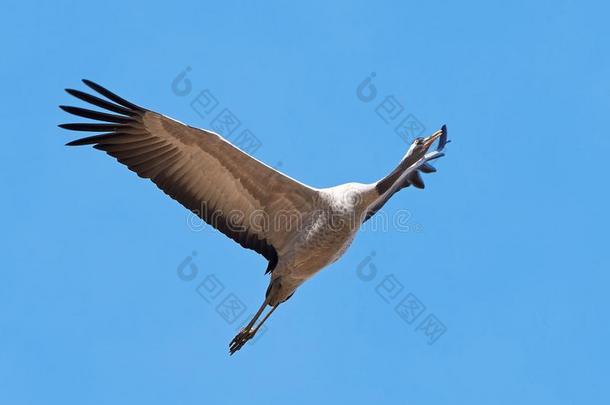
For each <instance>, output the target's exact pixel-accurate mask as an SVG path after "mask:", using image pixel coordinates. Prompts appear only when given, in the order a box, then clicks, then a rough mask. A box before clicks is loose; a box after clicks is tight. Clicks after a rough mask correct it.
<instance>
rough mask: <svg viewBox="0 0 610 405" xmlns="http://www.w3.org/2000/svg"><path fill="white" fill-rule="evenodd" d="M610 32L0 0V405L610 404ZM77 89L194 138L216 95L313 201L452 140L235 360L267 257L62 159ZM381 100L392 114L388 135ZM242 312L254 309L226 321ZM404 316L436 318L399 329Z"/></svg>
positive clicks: (594, 19) (491, 6)
mask: <svg viewBox="0 0 610 405" xmlns="http://www.w3.org/2000/svg"><path fill="white" fill-rule="evenodd" d="M609 11H610V10H608V6H607V5H605V4H603V3H602V2H576V1H553V2H551V1H537V2H526V1H518V2H510V3H509V2H499V1H486V2H482V1H481V2H442V1H430V2H398V1H396V2H360V1H351V2H339V1H337V2H332V4H329V2H321V1H308V2H303V3H302V4H294V3H287V2H264V3H263V2H260V4H258V5H255V4H251V3H246V2H243V3H242V2H235V1H226V2H202V1H198V2H195V1H193V2H172V3H171V5H167V6H163V5H160V4H150V3H144V2H132V3H129V4H125V3H124V2H118V1H108V2H104V3H103V4H102V3H99V2H98V3H90V4H83V2H76V1H72V2H68V1H57V2H51V3H43V2H39V3H32V2H27V1H19V2H16V1H9V2H4V3H3V12H2V13H1V17H0V23H1V24H0V35H1V37H2V38H3V56H4V57H3V63H2V64H1V65H0V73H1V74H2V77H3V78H4V80H3V88H2V91H3V98H4V100H5V102H4V103H3V108H2V109H1V110H0V117H1V119H2V123H3V127H4V128H3V132H4V138H5V141H4V144H3V147H2V148H0V165H1V167H0V169H1V170H0V179H1V182H2V185H3V190H4V191H3V194H2V199H0V207H1V212H2V222H3V225H4V226H3V231H2V236H1V237H2V246H3V249H2V252H3V255H2V256H3V257H2V268H3V271H2V272H0V402H2V403H7V404H9V403H10V404H72V403H74V404H110V403H112V404H122V403H126V404H127V403H130V404H132V403H147V404H166V403H180V404H196V403H197V404H201V403H209V404H235V403H238V401H244V400H246V401H248V402H249V403H264V404H276V403H277V404H279V403H286V402H290V403H294V404H311V403H314V402H319V403H320V402H321V403H330V402H331V401H334V402H336V403H352V404H369V403H372V402H373V401H376V402H379V401H383V402H384V403H391V404H394V403H401V404H402V403H407V404H447V403H458V404H462V403H464V404H489V403H494V404H504V403H506V404H541V403H543V404H582V403H587V404H596V403H598V404H602V403H608V402H609V400H610V395H609V394H608V387H607V381H608V376H609V375H610V372H609V370H608V360H609V354H610V349H609V348H608V341H609V340H610V327H609V326H608V325H609V322H608V316H607V311H608V309H609V303H610V301H609V298H608V293H607V287H608V284H609V282H610V276H609V275H608V268H610V265H609V264H610V263H609V262H610V260H609V256H610V255H609V254H608V246H607V241H608V238H607V231H608V225H609V224H608V214H607V207H608V203H609V201H608V193H607V191H606V188H607V173H608V168H607V163H606V156H607V152H608V149H609V146H610V141H609V140H608V130H607V128H608V125H607V117H608V109H609V107H610V75H609V72H610V71H609V68H610V49H609V44H610V28H608V24H607V18H606V16H607V15H608V12H609ZM187 67H189V68H190V70H189V71H188V75H187V78H188V80H189V81H190V83H191V91H190V93H188V94H185V95H178V94H176V91H174V90H172V82H173V81H174V80H175V78H176V77H177V76H178V75H179V74H180V73H181V72H183V71H184V70H185V69H186V68H187ZM371 73H374V78H373V81H372V85H373V86H375V89H376V92H377V93H376V97H375V99H374V100H372V101H370V102H364V101H362V100H361V99H360V98H358V97H357V88H358V86H359V85H360V84H361V83H362V81H363V80H365V79H366V78H367V77H369V75H371ZM81 78H89V79H92V80H94V81H97V82H99V83H101V84H103V85H105V86H107V87H109V88H110V89H112V90H114V91H116V92H117V93H119V94H121V95H122V96H124V97H126V98H128V99H130V100H132V101H134V102H136V103H138V104H141V105H143V106H146V107H148V108H150V109H153V110H156V111H159V112H162V113H164V114H167V115H170V116H172V117H174V118H176V119H179V120H181V121H184V122H188V123H189V124H191V125H194V126H201V127H210V125H211V121H212V119H213V116H212V117H201V116H199V115H198V114H197V112H196V111H194V110H193V109H192V108H191V106H190V104H191V102H192V100H193V99H194V97H195V96H197V95H198V94H199V93H200V92H201V91H204V90H206V89H207V90H208V91H209V92H210V94H213V96H214V97H215V98H216V99H217V100H218V102H219V106H220V107H219V108H221V107H222V108H228V109H230V111H232V112H233V113H234V114H235V115H236V116H237V117H238V118H239V120H240V122H241V127H240V130H241V129H246V128H247V129H250V130H251V132H252V133H253V134H255V136H256V137H257V138H258V139H259V140H260V143H261V145H260V147H259V148H258V149H257V150H256V151H255V152H254V154H255V155H256V157H258V158H259V159H262V160H263V161H265V162H267V163H269V164H271V165H274V166H281V169H282V170H284V171H285V172H286V173H287V174H289V175H291V176H293V177H295V178H297V179H299V180H301V181H303V182H305V183H308V184H311V185H313V186H317V187H325V186H331V185H335V184H339V183H343V182H348V181H361V182H372V181H374V180H377V179H378V178H380V177H382V176H383V175H385V174H386V173H387V172H388V171H389V170H391V169H392V168H393V167H394V165H395V164H396V163H397V162H398V160H399V159H400V157H401V156H402V155H403V153H404V151H405V150H406V148H407V144H406V143H405V141H404V140H403V139H401V137H400V136H399V135H397V134H396V132H395V128H396V126H397V123H399V121H401V120H403V118H404V119H406V117H411V118H410V119H413V118H414V119H416V120H417V122H418V123H419V124H420V125H421V126H423V127H425V133H431V132H432V131H434V130H436V129H437V128H439V127H440V126H441V125H442V124H447V126H448V128H449V134H450V138H451V139H452V140H453V143H451V144H450V145H449V146H448V148H447V156H446V157H444V158H443V159H441V160H440V161H438V162H437V167H438V169H439V171H438V173H435V174H433V175H428V176H427V178H426V184H427V188H426V190H424V191H421V190H415V189H412V188H410V189H407V190H405V191H402V192H401V193H399V194H398V195H397V196H396V197H395V198H394V199H393V200H392V201H391V202H390V203H389V204H388V205H386V207H385V209H384V211H385V212H386V213H387V214H388V215H390V216H392V215H395V214H396V213H399V212H403V213H405V212H406V213H408V215H407V216H405V217H404V218H403V219H405V221H406V222H405V223H406V225H407V227H406V228H405V227H403V228H402V229H401V230H397V229H395V228H392V229H389V230H387V231H379V230H378V231H372V230H370V229H366V230H364V232H362V233H361V234H359V236H358V237H357V238H356V240H355V242H354V243H353V245H352V247H351V248H350V250H348V252H347V253H346V255H345V256H344V257H343V259H342V260H340V261H339V262H337V263H335V264H334V265H332V266H330V267H329V268H327V269H325V270H324V271H323V272H322V273H320V274H319V275H318V276H317V277H315V278H314V279H312V280H311V281H309V282H308V283H306V284H305V285H304V286H303V287H302V288H301V289H300V290H299V291H298V292H297V293H296V294H295V296H294V297H293V298H292V299H291V300H290V301H289V302H288V303H286V304H285V305H283V306H282V307H280V308H279V309H278V311H276V313H275V314H274V315H273V317H272V318H271V319H270V321H269V323H268V329H267V330H266V332H265V333H264V334H263V335H262V336H261V337H260V338H259V339H258V340H257V341H256V342H255V343H254V344H253V345H248V346H247V347H246V348H245V349H243V350H242V351H240V352H239V353H237V355H235V356H233V357H229V356H228V354H227V345H228V343H229V341H230V340H231V338H232V337H233V335H234V333H235V329H236V328H237V327H238V324H239V323H241V322H243V321H245V320H246V315H248V314H249V313H250V312H252V311H254V310H255V309H256V307H257V306H258V305H259V303H260V301H261V300H262V298H263V295H264V292H265V288H266V285H267V278H266V277H265V276H263V272H264V269H265V267H266V262H265V261H264V259H262V258H261V257H260V256H258V255H256V254H255V253H253V252H251V251H246V250H243V249H241V248H239V246H238V245H236V244H235V243H233V242H232V241H230V240H229V239H227V238H225V237H224V236H223V235H222V234H220V233H218V232H215V231H213V230H212V229H210V228H209V227H205V228H203V229H201V228H200V227H199V226H198V224H197V223H196V222H194V221H192V218H189V216H188V215H187V212H186V210H184V209H183V208H182V207H181V206H179V205H178V204H177V203H175V202H174V201H172V200H170V199H168V198H167V197H166V196H165V195H163V194H162V193H161V192H160V191H158V190H157V189H156V188H155V187H154V186H153V185H152V183H148V182H145V181H143V180H141V179H139V178H138V177H137V176H135V175H134V174H133V173H131V172H129V171H128V170H126V169H125V168H123V167H122V166H120V165H118V164H116V163H115V162H114V161H113V160H112V159H110V158H109V157H108V156H106V155H104V154H102V153H99V152H97V151H95V150H92V149H87V148H82V149H69V148H66V147H64V146H63V145H64V144H65V143H66V142H67V141H69V140H72V139H73V134H71V133H68V132H67V131H63V130H61V129H59V128H57V126H56V125H57V124H58V123H61V122H66V121H69V119H68V117H67V115H66V114H65V113H63V112H62V111H60V110H59V109H58V108H57V105H59V104H74V101H73V100H71V99H70V97H69V96H68V95H67V94H65V93H64V92H63V89H64V88H66V87H76V88H81V89H82V88H83V85H82V84H80V82H79V80H80V79H81ZM181 83H182V84H184V83H183V82H181ZM390 96H392V97H393V99H392V100H394V101H395V102H397V103H400V105H401V106H402V111H401V114H400V116H398V117H396V120H397V121H391V122H388V123H386V122H384V120H383V118H382V117H381V116H380V114H379V112H380V110H379V109H378V106H379V104H380V103H382V102H383V101H384V100H386V98H387V97H390ZM395 105H396V104H395ZM397 108H398V107H397ZM386 119H387V117H386ZM193 252H195V254H193ZM181 264H182V267H180V265H181ZM190 264H192V265H193V266H194V267H188V266H189V265H190ZM185 266H187V267H185ZM180 269H181V270H182V271H183V273H182V274H184V270H185V269H187V270H188V269H191V270H189V271H194V272H195V276H194V279H193V280H191V281H188V280H183V279H181V278H180V277H178V271H179V270H180ZM604 269H605V270H604ZM363 274H366V275H367V277H368V278H367V277H365V276H363ZM183 278H184V277H183ZM369 278H371V279H370V280H369ZM210 279H213V280H214V282H216V283H217V285H222V287H223V288H222V290H218V291H220V292H219V293H218V294H219V295H218V296H217V297H215V298H211V297H210V296H206V295H205V292H203V293H202V290H201V287H200V286H201V283H203V282H204V281H205V280H208V281H209V280H210ZM367 280H368V281H367ZM231 294H232V295H231ZM229 296H231V297H237V298H238V299H239V300H240V301H241V302H243V304H244V305H245V306H246V307H247V309H246V312H245V313H244V314H242V315H241V316H240V317H238V318H236V319H233V320H232V321H233V323H231V324H229V323H228V322H227V321H226V320H225V319H224V318H223V317H222V316H221V314H220V313H219V311H217V308H218V307H219V305H220V304H221V301H222V300H223V299H225V298H226V297H229ZM204 297H205V298H204ZM413 297H415V298H416V299H417V302H418V303H419V304H420V307H419V308H423V310H422V311H420V312H418V314H419V316H418V317H416V318H415V319H406V320H405V319H402V318H401V317H400V316H399V315H398V313H397V311H396V308H397V307H398V305H399V304H400V302H402V301H403V300H405V299H413ZM206 298H207V299H208V300H209V301H210V302H208V301H206ZM386 300H387V301H388V302H386ZM220 312H222V311H220ZM429 321H433V322H437V326H438V325H442V330H443V331H444V333H442V334H441V335H440V336H439V334H438V333H436V334H433V335H432V336H427V335H426V333H425V332H426V328H425V327H424V326H421V325H426V323H425V322H429ZM434 339H436V340H435V341H434V342H433V344H429V343H430V341H431V340H434Z"/></svg>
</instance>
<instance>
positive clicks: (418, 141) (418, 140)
mask: <svg viewBox="0 0 610 405" xmlns="http://www.w3.org/2000/svg"><path fill="white" fill-rule="evenodd" d="M423 141H424V138H415V143H417V144H418V145H419V144H421V143H422V142H423Z"/></svg>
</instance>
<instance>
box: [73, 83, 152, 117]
mask: <svg viewBox="0 0 610 405" xmlns="http://www.w3.org/2000/svg"><path fill="white" fill-rule="evenodd" d="M82 81H83V83H85V84H86V85H87V86H88V87H90V88H92V89H93V90H95V91H97V92H98V93H100V94H101V95H103V96H104V97H106V98H107V99H109V100H112V101H114V102H115V103H117V104H120V105H122V106H123V107H126V108H129V109H132V110H136V111H143V108H142V107H140V106H137V105H135V104H133V103H131V102H129V101H127V100H125V99H124V98H122V97H120V96H118V95H116V94H114V93H113V92H111V91H110V90H108V89H106V88H105V87H102V86H100V85H99V84H97V83H95V82H92V81H91V80H87V79H82Z"/></svg>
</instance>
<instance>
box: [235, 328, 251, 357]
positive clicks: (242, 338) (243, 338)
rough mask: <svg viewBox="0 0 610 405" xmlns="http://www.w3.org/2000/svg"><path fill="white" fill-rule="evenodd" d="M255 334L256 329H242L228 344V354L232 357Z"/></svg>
mask: <svg viewBox="0 0 610 405" xmlns="http://www.w3.org/2000/svg"><path fill="white" fill-rule="evenodd" d="M255 334H256V329H252V328H244V329H242V330H241V331H240V332H239V333H238V334H237V335H236V336H235V337H234V338H233V340H231V343H229V353H230V354H231V355H233V353H235V352H236V351H238V350H239V349H241V348H242V347H243V346H244V345H245V344H246V342H247V341H248V340H250V339H252V337H254V335H255Z"/></svg>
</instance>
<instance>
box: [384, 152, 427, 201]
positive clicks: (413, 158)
mask: <svg viewBox="0 0 610 405" xmlns="http://www.w3.org/2000/svg"><path fill="white" fill-rule="evenodd" d="M420 158H421V156H419V154H418V153H415V148H414V147H413V146H412V147H411V148H409V150H408V151H407V153H406V154H405V156H404V157H403V158H402V160H401V161H400V163H399V164H398V166H396V168H395V169H394V170H392V171H391V172H390V174H388V175H387V176H385V177H384V178H382V179H381V180H379V181H378V182H377V183H376V184H375V190H376V191H377V193H378V194H379V195H380V196H381V195H383V194H385V193H386V192H387V191H388V190H390V189H391V188H392V186H393V185H394V184H395V183H396V182H397V181H398V179H399V178H400V176H401V175H402V174H403V173H404V171H405V170H407V169H408V168H409V167H411V166H412V165H413V164H414V163H415V162H417V161H418V160H419V159H420Z"/></svg>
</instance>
